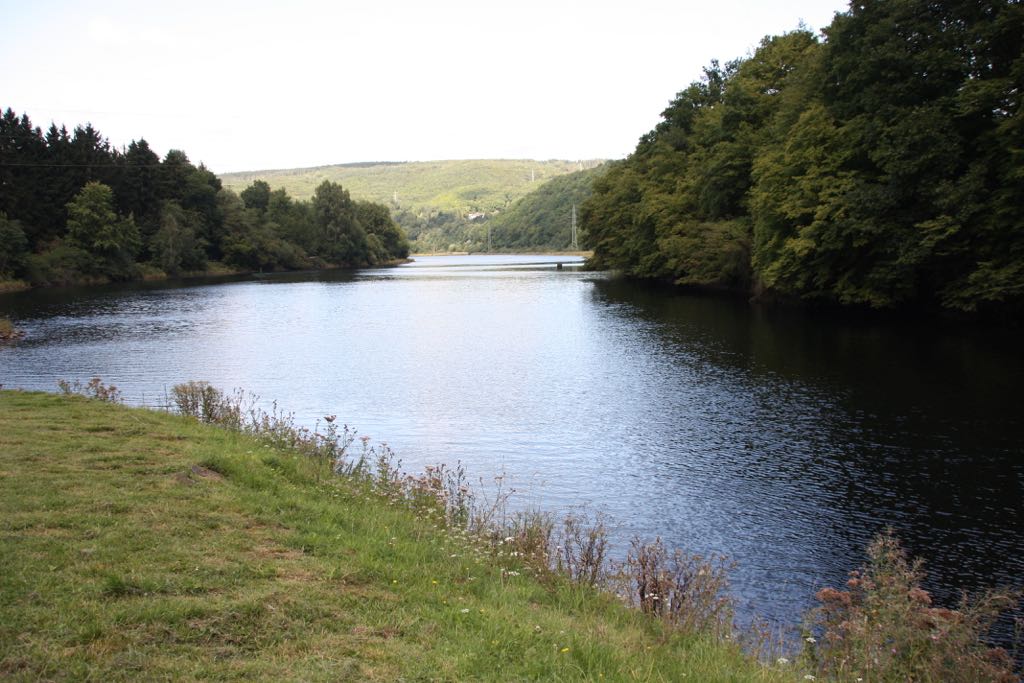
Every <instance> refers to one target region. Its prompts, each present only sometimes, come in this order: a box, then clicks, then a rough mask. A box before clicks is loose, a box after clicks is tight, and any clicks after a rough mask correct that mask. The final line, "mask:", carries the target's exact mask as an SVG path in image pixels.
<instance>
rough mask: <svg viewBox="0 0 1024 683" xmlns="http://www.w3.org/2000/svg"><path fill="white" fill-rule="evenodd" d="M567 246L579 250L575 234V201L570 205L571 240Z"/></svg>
mask: <svg viewBox="0 0 1024 683" xmlns="http://www.w3.org/2000/svg"><path fill="white" fill-rule="evenodd" d="M569 248H570V249H572V250H573V251H579V250H580V243H579V239H578V238H577V235H576V203H575V202H573V205H572V241H571V242H570V244H569Z"/></svg>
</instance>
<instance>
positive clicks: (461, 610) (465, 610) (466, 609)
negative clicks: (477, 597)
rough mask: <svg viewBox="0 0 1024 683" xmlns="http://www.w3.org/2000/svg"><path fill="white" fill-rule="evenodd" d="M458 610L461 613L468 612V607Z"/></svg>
mask: <svg viewBox="0 0 1024 683" xmlns="http://www.w3.org/2000/svg"><path fill="white" fill-rule="evenodd" d="M459 612H461V613H462V614H469V608H468V607H463V608H462V609H460V610H459Z"/></svg>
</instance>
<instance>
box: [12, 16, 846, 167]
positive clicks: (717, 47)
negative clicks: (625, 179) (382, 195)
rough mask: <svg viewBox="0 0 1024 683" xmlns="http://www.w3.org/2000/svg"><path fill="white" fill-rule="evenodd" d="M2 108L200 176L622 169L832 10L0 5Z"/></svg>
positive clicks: (818, 26) (826, 20)
mask: <svg viewBox="0 0 1024 683" xmlns="http://www.w3.org/2000/svg"><path fill="white" fill-rule="evenodd" d="M0 7H2V13H0V107H2V108H3V109H7V108H8V107H10V108H12V109H14V110H15V112H17V113H18V114H19V115H20V114H22V113H28V115H29V117H30V118H31V119H32V122H33V124H34V125H36V126H40V127H42V128H43V129H44V130H45V129H46V128H47V127H48V126H49V124H50V123H51V121H52V122H56V123H57V124H58V125H60V124H62V123H63V124H66V125H67V126H68V128H69V129H70V128H73V127H74V126H75V125H78V124H84V123H86V122H91V123H92V124H93V125H94V126H95V127H96V128H98V129H99V131H100V132H101V133H102V134H103V135H104V136H106V137H107V138H108V139H109V140H110V142H111V144H113V145H115V146H117V147H121V146H123V145H127V144H128V143H129V142H130V141H131V140H133V139H138V138H142V137H144V138H146V140H148V141H149V143H150V146H151V147H152V148H153V149H154V151H156V152H157V154H160V155H161V156H163V154H165V153H166V152H167V150H168V149H182V150H184V151H185V152H186V153H187V154H188V155H189V158H190V159H191V160H192V161H193V162H194V163H197V164H198V163H199V162H204V163H205V164H206V165H207V166H208V167H209V168H210V169H211V170H213V171H215V172H217V173H224V172H229V171H242V170H257V169H269V168H292V167H303V166H318V165H327V164H337V163H347V162H355V161H424V160H437V159H489V158H505V159H511V158H527V159H573V160H574V159H593V158H621V157H624V156H625V155H627V154H629V153H630V152H631V151H632V150H633V148H634V147H635V145H636V142H637V140H638V138H639V137H640V136H641V135H643V134H644V133H646V132H647V131H649V130H650V129H651V128H653V127H654V125H655V124H656V123H657V122H658V120H659V115H660V113H661V112H662V110H664V108H665V106H666V105H667V104H668V102H669V100H671V99H672V98H673V96H674V95H675V93H677V92H678V91H680V90H682V89H683V88H685V87H686V86H687V85H688V84H689V83H690V82H691V81H694V80H697V79H699V78H700V76H701V67H703V66H705V65H706V64H707V63H708V62H709V61H710V60H711V59H713V58H718V59H720V60H721V61H722V62H725V61H728V60H730V59H734V58H736V57H741V56H745V55H747V54H749V53H750V52H751V51H752V50H753V49H754V48H755V47H756V46H757V44H758V42H759V41H760V40H761V38H763V37H764V36H766V35H776V34H780V33H784V32H786V31H789V30H792V29H794V28H796V27H797V26H798V24H799V23H800V22H801V21H803V22H804V23H805V24H806V25H807V26H808V27H810V28H811V29H813V30H815V31H818V30H819V29H821V28H823V27H825V26H827V25H828V24H829V22H831V20H832V16H833V15H834V13H835V12H839V11H845V10H846V7H847V5H846V4H843V3H841V2H840V1H839V0H778V1H775V2H765V1H764V0H706V1H704V2H691V1H690V0H676V1H675V2H671V1H661V0H618V1H616V2H604V1H602V0H590V1H579V2H577V1H574V0H573V1H569V0H543V1H534V0H517V1H516V2H490V1H488V0H467V1H463V0H367V1H365V2H363V1H362V0H359V1H352V0H342V1H339V2H328V1H324V2H317V1H315V0H289V1H287V2H285V1H282V0H274V1H272V2H262V1H259V0H246V1H245V2H237V1H233V0H231V1H223V2H221V1H219V0H205V1H203V2H199V1H196V0H178V1H177V2H173V3H170V2H168V3H164V2H160V3H149V2H138V0H131V1H124V2H119V1H116V0H95V1H94V2H88V3H81V2H57V1H52V0H33V2H15V1H14V0H0Z"/></svg>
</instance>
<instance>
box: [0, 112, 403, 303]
mask: <svg viewBox="0 0 1024 683" xmlns="http://www.w3.org/2000/svg"><path fill="white" fill-rule="evenodd" d="M408 253H409V247H408V240H407V238H406V236H405V234H404V233H403V232H402V230H401V229H400V228H399V227H398V225H397V224H396V223H395V222H394V221H393V220H392V218H391V214H390V212H389V210H388V208H387V207H386V206H384V205H381V204H371V203H369V202H359V201H353V200H352V199H351V198H349V196H348V192H347V191H346V190H344V189H343V188H342V187H341V186H340V185H337V184H336V183H331V182H329V181H325V182H324V183H323V184H322V185H321V186H320V187H319V188H318V189H317V196H316V197H315V198H314V200H313V201H311V202H303V201H295V200H293V199H292V198H291V197H289V196H288V194H287V192H285V191H284V190H283V189H278V190H271V188H270V186H269V185H268V184H267V183H266V182H263V181H260V180H257V181H255V182H253V183H252V184H251V185H250V186H249V187H247V188H245V189H244V190H243V191H242V192H241V194H240V195H236V194H235V193H234V192H231V191H229V190H225V189H223V188H222V186H221V182H220V180H219V179H218V178H217V176H216V175H214V174H213V173H212V172H211V171H209V170H208V169H207V168H206V167H205V166H203V165H202V164H200V165H199V166H196V165H194V164H193V163H192V162H191V161H190V160H189V158H188V155H187V154H185V152H183V151H181V150H171V151H169V152H168V153H167V154H166V156H165V157H164V158H163V159H162V160H161V159H160V158H159V157H158V156H157V155H156V153H154V152H153V151H152V150H151V149H150V147H149V144H148V143H147V142H146V141H145V140H138V141H132V143H131V144H129V145H128V147H127V148H125V149H121V150H118V149H116V148H113V147H111V145H110V144H109V143H108V142H107V140H106V139H105V138H104V137H103V136H102V135H101V134H100V133H99V131H97V130H96V129H95V128H93V127H92V126H91V125H89V124H86V125H85V126H78V127H76V128H75V129H74V131H73V132H71V133H69V132H68V130H67V128H66V127H63V126H62V127H60V128H58V127H57V125H56V124H52V125H51V126H50V127H49V129H48V130H47V131H46V133H43V132H42V130H41V129H40V128H38V127H34V126H33V125H32V122H31V120H30V119H29V117H28V115H26V114H22V115H20V116H19V115H17V114H16V113H15V112H14V111H13V110H11V109H7V110H6V111H5V112H3V115H2V116H0V279H10V278H20V279H24V280H27V281H28V282H30V283H32V284H36V285H44V284H69V283H73V282H83V281H102V280H128V279H134V278H138V277H142V276H143V275H144V274H152V273H153V272H154V271H160V272H163V273H166V274H168V275H179V274H181V273H185V272H190V271H202V270H204V269H205V268H206V267H207V262H208V261H209V260H219V261H223V262H224V263H225V264H226V265H228V266H230V267H233V268H238V269H245V270H273V269H288V268H310V267H325V266H365V265H373V264H378V263H385V262H388V261H392V260H395V259H400V258H404V257H406V256H407V255H408Z"/></svg>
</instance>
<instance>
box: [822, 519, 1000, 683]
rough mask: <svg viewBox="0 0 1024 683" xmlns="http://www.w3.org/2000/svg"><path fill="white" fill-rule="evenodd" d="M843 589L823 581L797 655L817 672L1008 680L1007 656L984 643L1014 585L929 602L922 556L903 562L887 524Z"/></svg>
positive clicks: (965, 682)
mask: <svg viewBox="0 0 1024 683" xmlns="http://www.w3.org/2000/svg"><path fill="white" fill-rule="evenodd" d="M867 553H868V562H867V564H866V565H864V567H862V568H861V569H860V570H859V571H854V572H851V573H850V579H849V581H847V584H846V585H847V588H848V590H837V589H835V588H823V589H822V590H820V591H818V594H817V596H816V597H817V600H818V601H819V602H820V603H821V605H820V606H819V607H817V608H815V609H814V610H812V612H811V614H810V618H809V632H808V633H807V634H806V638H805V648H804V658H805V660H806V663H807V664H808V665H809V666H810V667H811V669H812V670H813V671H814V672H815V674H817V675H818V676H819V677H822V678H828V679H830V680H831V679H837V680H844V681H845V680H850V681H854V680H862V679H863V680H865V681H943V682H947V681H948V682H949V683H959V682H962V683H981V682H983V681H992V682H994V683H995V682H998V683H1009V682H1011V681H1017V680H1019V679H1018V678H1017V677H1016V676H1015V675H1014V674H1013V661H1012V659H1011V658H1010V656H1009V655H1008V654H1007V652H1006V651H1005V650H1003V649H1001V648H991V647H989V646H988V645H986V644H985V643H984V640H983V639H984V637H985V636H986V635H987V633H988V631H989V629H990V628H991V626H992V624H993V622H994V621H995V619H996V618H997V617H998V616H999V614H1000V613H1001V612H1003V611H1004V610H1007V609H1009V608H1012V607H1013V606H1014V605H1015V604H1016V602H1017V600H1018V599H1019V598H1020V593H1019V592H1014V591H1008V590H990V591H987V592H985V593H984V594H982V595H981V596H980V597H978V598H976V599H974V600H969V599H968V597H967V596H966V595H964V597H963V598H962V599H961V602H960V606H959V608H958V609H956V610H952V609H944V608H941V607H933V606H932V600H931V596H930V595H929V594H928V593H927V592H926V591H925V590H923V589H922V588H921V585H920V583H921V579H922V577H923V572H922V569H921V564H922V563H921V561H920V560H915V561H913V562H911V561H908V560H907V557H906V555H905V553H904V551H903V549H902V548H901V547H900V544H899V541H898V540H897V539H896V538H895V536H893V533H892V531H891V530H890V531H887V532H885V533H884V534H881V535H879V536H878V537H877V538H875V540H874V541H873V542H872V543H871V545H870V546H869V547H868V551H867Z"/></svg>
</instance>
